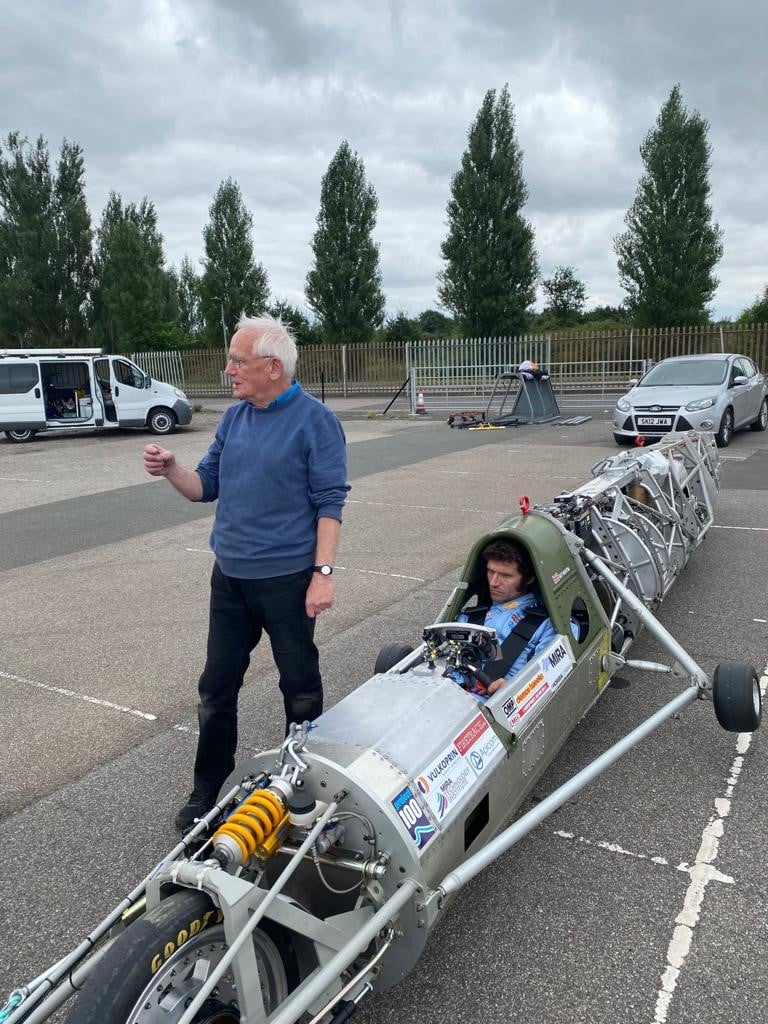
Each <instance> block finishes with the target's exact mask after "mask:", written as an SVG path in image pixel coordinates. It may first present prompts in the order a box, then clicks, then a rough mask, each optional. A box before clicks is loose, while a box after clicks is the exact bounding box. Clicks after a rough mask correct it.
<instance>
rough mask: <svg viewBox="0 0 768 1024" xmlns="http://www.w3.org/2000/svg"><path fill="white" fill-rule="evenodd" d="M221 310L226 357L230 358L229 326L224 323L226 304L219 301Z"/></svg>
mask: <svg viewBox="0 0 768 1024" xmlns="http://www.w3.org/2000/svg"><path fill="white" fill-rule="evenodd" d="M219 309H220V310H221V333H222V334H223V335H224V355H225V356H226V357H227V358H229V339H228V338H227V325H226V323H225V321H224V302H223V300H222V299H219Z"/></svg>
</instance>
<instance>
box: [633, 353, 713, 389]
mask: <svg viewBox="0 0 768 1024" xmlns="http://www.w3.org/2000/svg"><path fill="white" fill-rule="evenodd" d="M727 367H728V363H727V361H726V360H725V359H685V360H682V359H665V360H663V361H662V362H660V363H657V364H656V366H653V367H651V369H650V370H649V371H648V373H646V375H645V376H644V377H643V379H642V380H641V381H640V383H639V385H638V387H641V388H658V387H665V386H669V385H683V386H685V385H694V384H706V385H712V384H722V383H723V381H724V380H725V372H726V369H727Z"/></svg>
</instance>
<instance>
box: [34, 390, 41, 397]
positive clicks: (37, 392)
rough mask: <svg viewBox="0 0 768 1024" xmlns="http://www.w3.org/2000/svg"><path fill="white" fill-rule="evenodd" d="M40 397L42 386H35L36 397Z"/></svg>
mask: <svg viewBox="0 0 768 1024" xmlns="http://www.w3.org/2000/svg"><path fill="white" fill-rule="evenodd" d="M39 397H40V388H35V398H39Z"/></svg>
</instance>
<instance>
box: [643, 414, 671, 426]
mask: <svg viewBox="0 0 768 1024" xmlns="http://www.w3.org/2000/svg"><path fill="white" fill-rule="evenodd" d="M637 425H638V427H671V426H672V420H671V419H670V418H669V416H638V417H637Z"/></svg>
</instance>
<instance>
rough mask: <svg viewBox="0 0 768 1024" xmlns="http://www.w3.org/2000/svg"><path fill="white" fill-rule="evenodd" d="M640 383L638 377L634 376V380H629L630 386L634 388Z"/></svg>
mask: <svg viewBox="0 0 768 1024" xmlns="http://www.w3.org/2000/svg"><path fill="white" fill-rule="evenodd" d="M638 383H639V381H638V379H637V377H633V378H632V380H631V381H630V382H629V386H630V387H631V388H634V387H637V385H638Z"/></svg>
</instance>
